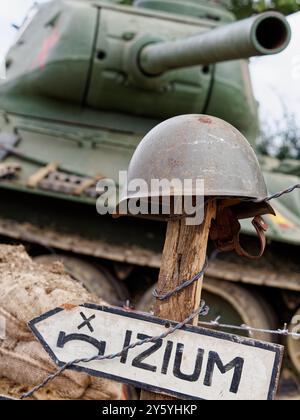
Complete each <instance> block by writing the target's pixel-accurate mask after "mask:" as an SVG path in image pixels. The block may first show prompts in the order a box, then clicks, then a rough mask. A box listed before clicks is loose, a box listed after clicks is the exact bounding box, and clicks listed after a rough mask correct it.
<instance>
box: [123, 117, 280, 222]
mask: <svg viewBox="0 0 300 420" xmlns="http://www.w3.org/2000/svg"><path fill="white" fill-rule="evenodd" d="M133 179H143V180H145V181H146V183H147V184H148V185H150V184H151V180H153V179H160V180H162V179H168V180H172V179H180V180H182V181H183V180H185V179H192V180H194V181H195V180H197V179H203V180H204V188H205V189H204V192H205V196H206V197H217V198H226V197H230V198H238V199H247V201H245V202H243V201H241V202H240V203H239V204H238V205H237V208H236V210H237V211H238V216H239V218H250V217H254V216H257V215H263V214H269V213H274V211H273V209H272V208H271V207H270V205H269V204H268V203H267V202H265V201H261V202H257V201H258V200H263V199H264V198H265V197H266V196H267V187H266V183H265V180H264V177H263V174H262V171H261V169H260V166H259V163H258V159H257V157H256V155H255V152H254V150H253V149H252V147H251V146H250V144H249V143H248V141H247V140H246V138H245V137H244V136H243V135H242V134H241V133H240V132H239V131H238V130H237V129H236V128H234V127H233V126H232V125H230V124H228V123H227V122H225V121H223V120H221V119H219V118H215V117H210V116H207V115H182V116H179V117H174V118H171V119H169V120H167V121H164V122H163V123H161V124H159V125H158V126H156V127H155V128H153V129H152V130H151V131H150V132H149V133H148V134H147V135H146V136H145V137H144V139H143V140H142V141H141V143H140V144H139V146H138V147H137V149H136V151H135V153H134V155H133V157H132V160H131V162H130V165H129V169H128V182H130V181H131V180H133ZM198 193H200V191H196V190H194V191H191V194H193V195H197V194H198ZM176 194H177V192H176V190H175V191H174V195H175V196H176ZM201 194H202V195H203V191H202V190H201ZM157 196H161V191H151V192H150V193H149V196H145V195H143V194H141V195H139V193H134V194H131V193H130V192H129V193H127V191H125V193H124V194H122V196H121V202H120V203H122V202H124V201H127V200H129V199H130V198H140V199H145V198H151V197H157ZM251 200H253V201H251Z"/></svg>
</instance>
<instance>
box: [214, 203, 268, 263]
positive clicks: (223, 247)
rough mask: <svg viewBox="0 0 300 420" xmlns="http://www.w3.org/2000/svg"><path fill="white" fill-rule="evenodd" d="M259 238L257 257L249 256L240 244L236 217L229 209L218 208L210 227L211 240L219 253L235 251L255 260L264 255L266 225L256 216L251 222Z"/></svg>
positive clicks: (239, 231) (238, 224)
mask: <svg viewBox="0 0 300 420" xmlns="http://www.w3.org/2000/svg"><path fill="white" fill-rule="evenodd" d="M252 224H253V226H254V227H255V230H256V232H257V236H258V238H259V243H260V249H259V253H258V255H251V254H250V253H249V252H247V251H246V250H245V249H244V248H243V247H242V245H241V243H240V233H241V224H240V222H239V220H238V218H237V216H236V215H235V214H234V213H233V211H232V210H231V209H230V208H229V207H220V208H219V210H218V213H217V217H216V219H215V220H214V221H213V223H212V227H211V234H210V236H211V239H212V240H213V241H214V242H215V244H216V247H217V249H218V250H219V251H221V252H230V251H235V252H236V253H237V254H238V255H240V256H241V257H245V258H248V259H250V260H257V259H259V258H261V257H262V256H263V254H264V251H265V248H266V243H267V240H266V235H265V234H266V232H267V230H268V225H267V224H266V223H265V221H264V219H263V218H262V217H261V216H256V217H255V218H254V219H253V221H252Z"/></svg>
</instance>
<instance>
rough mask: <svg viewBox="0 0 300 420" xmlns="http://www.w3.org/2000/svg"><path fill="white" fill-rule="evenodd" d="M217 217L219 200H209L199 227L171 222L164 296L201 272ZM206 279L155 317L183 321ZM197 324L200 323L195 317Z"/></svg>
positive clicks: (161, 306) (147, 395) (151, 396)
mask: <svg viewBox="0 0 300 420" xmlns="http://www.w3.org/2000/svg"><path fill="white" fill-rule="evenodd" d="M215 216H216V201H210V202H209V203H208V205H207V208H206V211H205V218H204V222H203V224H202V225H200V226H187V225H186V223H185V219H181V220H176V221H170V222H169V223H168V229H167V235H166V242H165V246H164V251H163V257H162V263H161V269H160V274H159V279H158V284H157V290H158V291H159V293H161V294H163V293H166V292H168V291H169V290H173V289H174V288H175V287H177V286H178V285H179V284H181V282H182V281H183V280H188V279H190V278H192V277H194V276H195V275H196V274H197V273H199V271H201V270H202V268H203V266H204V264H205V259H206V253H207V243H208V239H209V230H210V226H211V222H212V220H213V219H214V218H215ZM202 285H203V278H202V279H200V280H199V281H198V282H197V283H194V284H193V285H192V286H190V287H188V288H186V289H184V290H183V291H182V292H180V293H178V294H175V295H174V296H172V297H171V298H170V299H168V300H166V301H164V302H161V301H157V302H156V305H155V315H156V316H158V317H160V318H163V319H169V320H173V321H178V322H181V321H184V320H185V319H186V318H187V317H188V316H189V315H190V314H191V313H192V312H193V311H194V310H196V309H197V308H198V307H199V306H200V302H201V293H202ZM193 324H194V325H197V324H198V319H197V318H195V319H194V322H193ZM141 399H143V400H166V399H172V398H171V397H167V396H165V395H161V394H155V393H152V392H146V391H142V395H141Z"/></svg>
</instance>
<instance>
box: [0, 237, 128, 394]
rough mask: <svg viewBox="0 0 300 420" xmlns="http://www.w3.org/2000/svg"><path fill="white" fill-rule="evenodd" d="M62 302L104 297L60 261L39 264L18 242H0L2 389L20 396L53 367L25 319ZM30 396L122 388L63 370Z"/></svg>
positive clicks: (115, 391) (120, 390) (107, 391)
mask: <svg viewBox="0 0 300 420" xmlns="http://www.w3.org/2000/svg"><path fill="white" fill-rule="evenodd" d="M66 303H69V304H75V305H78V304H82V303H97V304H103V303H105V302H103V301H101V300H100V299H99V298H97V297H95V296H93V295H91V294H90V293H88V292H87V291H86V290H85V289H84V288H83V286H82V285H81V284H79V283H78V282H76V281H75V280H74V279H72V278H71V277H70V276H69V275H67V274H66V273H65V271H64V267H63V265H62V264H61V263H59V262H57V263H54V264H53V265H51V266H47V267H46V266H42V265H38V264H36V263H35V262H33V261H32V260H31V258H30V257H29V256H28V254H27V253H26V251H25V249H24V248H23V247H22V246H19V247H14V246H7V245H0V317H2V320H5V323H6V337H5V339H3V340H1V339H0V394H2V395H8V396H11V397H19V396H20V395H21V394H22V393H24V392H27V391H28V390H30V389H31V388H32V387H33V386H35V385H37V384H39V383H40V382H42V381H43V380H44V379H45V377H47V376H48V375H49V374H50V373H53V372H55V371H56V370H57V367H55V365H54V364H53V362H52V361H51V360H50V358H49V356H48V355H47V353H46V352H45V351H44V349H43V348H42V346H41V344H39V343H38V342H37V341H36V340H35V338H34V337H33V335H32V333H31V331H30V330H29V328H28V326H27V323H28V321H30V320H31V319H33V318H35V317H37V316H39V315H41V314H42V313H45V312H47V311H49V310H51V309H53V308H55V307H58V306H62V305H63V304H66ZM34 398H35V399H72V400H73V399H84V400H94V399H95V400H107V399H108V400H110V399H123V398H124V390H123V387H122V385H120V384H117V383H115V382H111V381H108V380H105V379H100V378H92V377H90V376H88V375H85V374H82V373H77V372H72V371H67V372H65V373H64V374H63V375H61V376H60V377H59V378H57V379H56V380H55V381H53V382H52V383H51V384H49V385H48V386H47V387H46V388H44V389H43V390H41V391H39V392H37V393H36V394H35V395H34Z"/></svg>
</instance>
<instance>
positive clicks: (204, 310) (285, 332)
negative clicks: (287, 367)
mask: <svg viewBox="0 0 300 420" xmlns="http://www.w3.org/2000/svg"><path fill="white" fill-rule="evenodd" d="M298 188H300V184H296V185H294V186H292V187H289V188H287V189H285V190H283V191H280V192H278V193H276V194H273V195H270V196H268V197H266V198H265V199H263V200H261V199H260V200H255V201H256V202H261V201H271V200H273V199H276V198H280V197H282V196H283V195H285V194H289V193H292V192H293V191H295V190H296V189H298ZM217 255H218V251H214V253H213V254H212V257H211V259H210V260H212V259H215V258H216V256H217ZM208 265H209V261H208V258H207V257H206V260H205V264H204V266H203V268H202V270H201V271H200V272H199V273H198V274H197V275H196V276H195V277H193V278H192V279H190V280H185V281H183V282H182V283H181V284H180V285H179V286H177V287H176V288H175V289H173V290H171V291H169V292H167V293H165V294H162V295H160V294H159V293H158V292H157V290H156V289H155V290H154V292H153V295H154V297H155V298H156V299H158V300H167V299H169V298H170V297H172V296H173V295H175V294H177V293H180V292H181V291H182V290H184V289H185V288H187V287H189V286H191V285H192V284H193V283H195V282H196V281H198V280H199V279H200V278H201V277H203V276H204V274H205V273H206V271H207V269H208ZM208 312H209V308H208V306H206V304H205V302H204V301H202V302H201V305H200V307H199V308H198V309H197V310H196V311H194V312H193V313H192V314H191V315H189V316H188V317H187V318H186V319H185V320H184V321H182V322H180V323H177V324H176V325H174V326H173V327H171V328H169V329H168V330H167V331H165V332H164V333H162V334H160V335H159V336H156V337H150V338H147V339H145V340H140V341H137V342H135V343H133V344H131V345H129V346H127V347H125V348H123V349H122V350H121V351H119V352H117V353H113V354H109V355H103V356H99V354H98V355H96V356H93V357H90V358H82V359H75V360H73V361H71V362H68V363H65V364H64V365H63V366H62V367H61V368H60V369H58V370H57V371H56V372H55V373H53V374H51V375H49V376H48V377H47V378H46V379H45V380H44V381H43V382H42V383H40V384H39V385H37V386H35V387H34V388H32V389H31V390H30V391H28V392H26V393H24V394H23V395H21V397H20V398H19V399H20V400H24V399H27V398H30V397H31V396H33V395H34V393H35V392H38V391H39V390H40V389H42V388H44V387H45V386H47V385H48V384H49V383H50V382H52V381H53V380H55V379H56V378H57V377H59V376H60V375H61V374H63V373H64V372H65V371H66V370H67V369H70V368H72V367H74V366H75V365H78V364H81V363H91V362H93V361H102V360H113V359H116V358H119V357H122V356H123V354H124V353H127V352H128V351H129V350H132V349H134V348H136V347H139V346H142V345H144V344H148V343H154V342H156V341H158V340H161V339H165V338H166V337H168V336H170V335H172V334H174V333H175V332H176V331H177V330H180V329H181V328H183V327H184V326H185V325H187V324H190V322H191V321H192V320H193V319H194V318H196V317H197V316H206V315H208ZM220 320H221V317H218V318H216V319H215V320H214V321H210V322H203V321H201V322H200V323H199V325H201V326H205V327H211V328H214V329H218V328H222V329H229V330H235V331H244V332H248V333H249V334H252V333H265V334H272V335H282V336H285V337H289V336H290V337H293V338H295V339H298V338H300V333H297V332H293V331H289V329H288V328H287V324H285V325H284V328H283V329H282V330H281V329H278V330H269V329H259V328H254V327H250V326H248V325H240V326H237V325H230V324H222V323H220Z"/></svg>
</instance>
